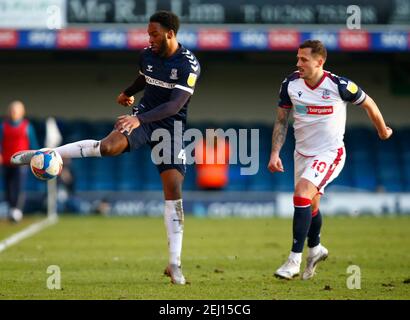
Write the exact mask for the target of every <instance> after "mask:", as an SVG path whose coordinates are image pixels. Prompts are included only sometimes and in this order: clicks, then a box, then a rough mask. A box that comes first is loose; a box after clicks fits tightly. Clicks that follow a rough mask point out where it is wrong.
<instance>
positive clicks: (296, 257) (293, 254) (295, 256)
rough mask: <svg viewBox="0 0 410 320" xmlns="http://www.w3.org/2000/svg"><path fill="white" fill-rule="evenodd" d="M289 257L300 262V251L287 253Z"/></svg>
mask: <svg viewBox="0 0 410 320" xmlns="http://www.w3.org/2000/svg"><path fill="white" fill-rule="evenodd" d="M289 259H290V260H293V261H294V262H296V263H299V264H300V263H301V262H302V252H292V251H291V252H290V254H289Z"/></svg>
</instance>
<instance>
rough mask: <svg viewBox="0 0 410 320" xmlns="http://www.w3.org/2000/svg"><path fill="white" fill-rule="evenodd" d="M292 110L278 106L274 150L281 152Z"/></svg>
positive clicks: (273, 142)
mask: <svg viewBox="0 0 410 320" xmlns="http://www.w3.org/2000/svg"><path fill="white" fill-rule="evenodd" d="M289 114H290V110H288V109H283V108H278V114H277V117H276V121H275V127H274V128H273V133H272V151H276V152H279V151H280V149H281V148H282V146H283V144H284V143H285V140H286V133H287V131H288V119H289Z"/></svg>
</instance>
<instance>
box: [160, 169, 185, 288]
mask: <svg viewBox="0 0 410 320" xmlns="http://www.w3.org/2000/svg"><path fill="white" fill-rule="evenodd" d="M161 179H162V184H163V187H164V195H165V213H164V223H165V227H166V230H167V236H168V253H169V259H168V266H167V267H166V269H165V271H164V274H165V275H167V276H169V277H170V278H171V282H172V283H174V284H181V285H184V284H185V283H186V281H185V277H184V275H183V274H182V267H181V252H182V238H183V232H184V209H183V206H182V199H181V198H182V191H181V189H182V182H183V180H184V177H183V175H182V174H181V173H180V172H179V171H178V170H176V169H170V170H166V171H163V172H162V173H161Z"/></svg>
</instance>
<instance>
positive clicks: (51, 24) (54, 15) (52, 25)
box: [46, 5, 63, 30]
mask: <svg viewBox="0 0 410 320" xmlns="http://www.w3.org/2000/svg"><path fill="white" fill-rule="evenodd" d="M61 17H62V12H61V8H60V7H59V6H57V5H53V6H48V7H47V21H46V24H47V29H49V30H56V29H61V28H62V27H63V21H62V18H61Z"/></svg>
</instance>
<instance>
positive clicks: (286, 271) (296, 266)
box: [275, 258, 300, 280]
mask: <svg viewBox="0 0 410 320" xmlns="http://www.w3.org/2000/svg"><path fill="white" fill-rule="evenodd" d="M299 272H300V262H297V261H295V260H294V259H291V258H289V259H288V260H287V261H286V262H285V263H284V264H283V265H282V266H281V267H280V268H279V269H278V270H276V272H275V277H277V278H282V279H287V280H291V279H293V278H294V277H297V276H298V275H299Z"/></svg>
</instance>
